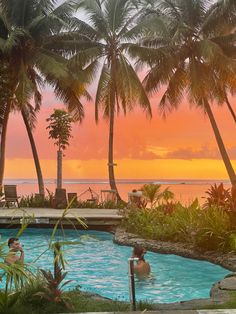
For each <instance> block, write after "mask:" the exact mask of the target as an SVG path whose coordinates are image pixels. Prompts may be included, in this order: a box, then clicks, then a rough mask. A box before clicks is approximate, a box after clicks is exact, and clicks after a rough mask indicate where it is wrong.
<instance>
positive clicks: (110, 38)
mask: <svg viewBox="0 0 236 314" xmlns="http://www.w3.org/2000/svg"><path fill="white" fill-rule="evenodd" d="M78 6H79V7H80V6H82V7H83V8H84V10H85V14H86V16H87V18H86V21H82V20H79V19H78V18H75V19H74V27H75V29H77V32H78V35H79V36H80V37H81V45H80V46H79V48H80V51H81V52H80V53H79V54H78V55H76V56H75V57H74V58H72V59H71V64H76V63H77V62H78V60H79V61H80V62H82V63H84V64H94V65H95V66H96V67H97V66H98V64H99V61H100V62H101V63H102V70H101V74H100V77H99V80H98V85H97V92H96V100H95V119H96V121H98V119H99V111H100V110H101V111H102V112H103V115H104V117H105V118H106V119H109V152H108V172H109V182H110V186H111V189H113V190H116V191H117V186H116V182H115V174H114V166H115V164H114V158H113V141H114V122H115V116H116V114H118V113H119V111H120V110H121V109H122V110H123V112H124V113H125V114H126V113H127V111H131V110H132V109H133V108H134V106H135V105H136V104H139V105H140V106H141V108H142V109H143V110H145V111H146V112H147V114H148V115H149V116H151V106H150V102H149V99H148V97H147V95H146V93H145V91H144V88H143V86H142V84H141V82H140V79H139V77H138V75H137V73H136V71H135V70H134V68H133V65H132V63H131V62H130V61H129V59H128V54H127V51H128V48H129V47H130V46H132V45H138V43H137V42H135V38H137V37H138V35H139V34H140V33H141V30H140V32H139V33H138V32H137V24H136V20H137V17H138V15H140V14H141V11H138V12H137V11H136V10H134V5H133V2H132V1H130V0H105V1H100V0H96V1H86V0H85V1H78ZM118 198H120V196H119V194H118Z"/></svg>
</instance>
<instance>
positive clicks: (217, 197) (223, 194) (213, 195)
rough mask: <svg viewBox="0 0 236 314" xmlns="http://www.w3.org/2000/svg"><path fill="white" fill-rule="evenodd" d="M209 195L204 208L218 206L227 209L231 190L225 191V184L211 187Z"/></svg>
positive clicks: (208, 191)
mask: <svg viewBox="0 0 236 314" xmlns="http://www.w3.org/2000/svg"><path fill="white" fill-rule="evenodd" d="M206 194H207V195H208V196H207V197H206V202H205V204H204V207H211V206H218V207H223V208H226V206H227V203H228V200H229V197H230V190H229V189H225V188H224V185H223V183H220V184H219V185H218V186H217V184H214V185H211V187H210V188H209V189H208V190H207V191H206Z"/></svg>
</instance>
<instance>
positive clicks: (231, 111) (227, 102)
mask: <svg viewBox="0 0 236 314" xmlns="http://www.w3.org/2000/svg"><path fill="white" fill-rule="evenodd" d="M225 102H226V105H227V107H228V109H229V111H230V113H231V115H232V117H233V119H234V122H235V123H236V115H235V112H234V110H233V108H232V106H231V104H230V102H229V99H228V96H227V94H226V93H225Z"/></svg>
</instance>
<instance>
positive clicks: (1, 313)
mask: <svg viewBox="0 0 236 314" xmlns="http://www.w3.org/2000/svg"><path fill="white" fill-rule="evenodd" d="M19 296H20V292H12V293H8V292H6V291H0V314H6V313H7V314H16V308H15V305H16V303H17V301H18V298H19Z"/></svg>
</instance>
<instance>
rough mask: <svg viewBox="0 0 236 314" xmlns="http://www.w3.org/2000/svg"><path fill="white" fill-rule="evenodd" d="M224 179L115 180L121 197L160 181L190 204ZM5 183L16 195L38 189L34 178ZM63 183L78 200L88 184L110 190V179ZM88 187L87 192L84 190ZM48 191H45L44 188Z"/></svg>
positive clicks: (50, 182)
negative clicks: (13, 187)
mask: <svg viewBox="0 0 236 314" xmlns="http://www.w3.org/2000/svg"><path fill="white" fill-rule="evenodd" d="M221 182H223V183H224V186H225V188H230V186H231V184H230V182H229V180H184V179H179V180H158V179H149V180H146V179H145V180H144V179H124V180H121V179H118V180H117V181H116V183H117V188H118V191H119V193H120V195H121V197H122V198H123V199H124V200H125V201H127V200H128V192H131V191H132V190H133V189H136V190H138V189H140V188H141V187H142V186H143V185H144V184H148V183H156V184H161V191H163V190H164V189H165V188H167V187H169V188H170V190H171V191H172V192H174V194H175V199H176V200H177V201H180V202H181V203H183V204H190V203H191V202H192V201H193V200H194V199H195V198H196V197H197V198H198V200H199V202H200V203H201V204H202V203H204V197H206V196H207V195H206V194H205V191H207V190H208V189H209V187H210V186H211V185H213V184H215V183H216V184H220V183H221ZM4 184H16V185H17V192H18V194H19V196H25V195H30V194H32V193H38V185H37V180H35V179H6V180H5V181H4ZM63 187H64V188H65V189H66V191H67V193H70V192H75V193H77V195H78V196H79V198H80V199H81V200H86V199H88V198H90V196H91V195H90V193H89V191H87V190H88V188H89V187H90V188H91V189H92V190H93V191H94V192H95V193H97V194H98V195H99V197H100V196H101V190H109V189H110V186H109V182H108V180H107V179H65V180H64V181H63ZM45 188H46V189H47V190H48V191H50V192H55V188H56V181H55V179H46V180H45ZM86 191H87V192H86ZM46 194H47V192H46Z"/></svg>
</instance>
